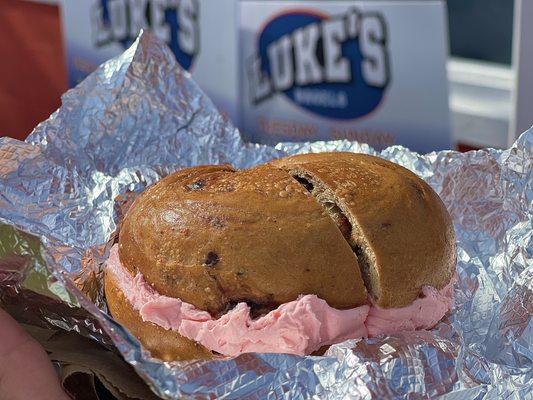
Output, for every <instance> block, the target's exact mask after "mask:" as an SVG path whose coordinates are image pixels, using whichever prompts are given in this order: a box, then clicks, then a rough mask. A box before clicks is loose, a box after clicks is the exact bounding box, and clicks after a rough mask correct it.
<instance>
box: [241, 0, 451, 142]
mask: <svg viewBox="0 0 533 400" xmlns="http://www.w3.org/2000/svg"><path fill="white" fill-rule="evenodd" d="M239 13H240V40H241V48H240V66H241V76H242V77H243V78H244V79H243V80H242V85H241V102H242V113H241V123H242V131H243V132H244V133H245V134H247V135H248V138H249V139H250V140H252V141H257V142H262V143H276V142H279V141H310V140H325V139H350V140H358V141H361V142H366V143H369V144H370V145H372V146H374V147H376V148H384V147H387V146H389V145H392V144H403V145H406V146H408V147H410V148H412V149H413V150H418V151H421V152H426V151H431V150H437V149H445V148H450V146H451V134H450V124H449V110H448V90H447V77H446V57H447V46H448V44H447V30H446V20H445V4H444V2H442V1H409V2H400V1H380V2H375V1H327V2H326V1H313V2H309V1H268V2H265V1H252V0H243V1H241V2H240V12H239Z"/></svg>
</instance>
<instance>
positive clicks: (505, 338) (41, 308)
mask: <svg viewBox="0 0 533 400" xmlns="http://www.w3.org/2000/svg"><path fill="white" fill-rule="evenodd" d="M532 149H533V130H530V131H528V132H525V133H524V134H522V136H521V137H520V138H519V139H518V140H517V142H516V143H515V144H514V145H513V146H512V147H511V148H510V149H508V150H504V151H500V150H483V151H474V152H469V153H464V154H460V153H457V152H453V151H444V152H439V153H431V154H428V155H419V154H416V153H413V152H411V151H409V150H407V149H405V148H403V147H400V146H394V147H391V148H388V149H386V150H384V151H382V152H381V153H378V152H376V151H374V150H373V149H372V148H370V147H369V146H367V145H364V144H359V143H354V142H348V141H335V142H316V143H300V144H290V143H285V144H283V143H282V144H278V145H277V146H276V147H268V146H260V145H253V144H245V143H244V142H243V141H242V140H241V138H240V135H239V132H238V131H237V130H236V129H235V128H234V127H233V126H232V124H231V123H230V121H228V120H227V119H225V118H224V117H223V116H222V115H221V114H220V113H218V112H217V110H216V108H215V106H214V105H213V103H212V102H211V101H210V100H209V99H208V98H207V97H206V96H205V95H204V93H202V91H201V90H200V89H199V88H198V86H197V85H196V84H195V83H194V82H193V81H192V80H191V78H190V76H189V74H188V73H187V72H185V71H183V70H182V69H181V68H180V67H179V66H178V64H177V63H176V61H175V59H174V56H173V55H172V53H171V51H170V50H169V49H168V48H167V47H166V46H165V45H164V44H163V43H162V42H160V41H159V40H158V39H156V38H155V37H154V36H152V35H151V34H149V33H143V34H141V36H140V37H139V38H138V39H137V41H136V42H135V43H134V44H133V45H132V46H131V48H129V49H128V50H127V51H126V52H124V53H123V54H122V55H121V56H119V57H117V58H114V59H112V60H110V61H108V62H106V63H105V64H103V65H102V66H100V68H98V70H97V71H95V72H94V73H93V74H92V75H90V76H89V77H88V78H87V79H86V80H85V81H83V82H82V83H81V84H80V85H79V86H77V87H76V88H74V89H72V90H69V91H68V92H67V93H66V94H65V95H64V96H63V98H62V106H61V108H60V109H59V110H57V111H56V112H55V113H54V114H52V115H51V116H50V118H49V119H48V120H46V121H44V122H43V123H41V124H40V125H38V126H37V127H36V128H35V130H34V131H33V133H32V134H31V135H30V136H29V138H28V139H27V140H26V141H25V142H20V141H17V140H14V139H9V138H2V139H0V303H1V304H2V306H3V307H5V308H7V309H8V310H9V311H10V312H12V313H13V314H14V315H17V316H18V318H20V319H21V320H23V321H24V322H26V323H32V324H35V325H42V326H54V327H60V328H62V329H66V330H74V331H77V332H79V333H80V334H82V335H85V336H88V337H91V338H93V339H94V340H96V341H98V342H100V343H101V344H102V345H104V346H107V347H109V348H116V349H118V351H119V352H120V353H121V354H122V355H123V357H124V358H125V359H126V361H127V362H129V363H131V364H132V365H133V366H134V368H135V369H136V370H137V372H138V373H139V374H140V375H141V376H142V377H143V378H144V379H145V380H146V382H147V383H148V384H149V385H150V386H151V387H152V389H153V390H154V391H155V392H156V393H157V394H159V395H160V396H161V397H163V398H167V399H177V398H198V399H204V398H211V399H213V398H227V399H231V398H239V399H265V398H271V399H274V398H286V399H288V398H290V399H299V398H316V399H319V398H320V399H322V398H324V399H348V398H353V399H370V398H378V399H386V398H391V399H392V398H409V399H420V398H434V397H438V396H442V398H445V399H466V398H468V399H500V398H507V399H523V398H528V396H529V398H531V395H532V393H531V390H532V389H531V387H532V385H533V372H532V359H533V352H532V337H533V332H532V331H533V329H532V328H533V327H532V322H531V315H532V312H533V294H532V290H533V289H532V286H533V284H532V282H533V268H532V261H531V256H532V250H533V246H532V232H533V229H532V215H531V210H532V208H533V207H532V203H533V200H532V198H533V196H532V195H533V187H532V185H533V179H532V172H531V169H532V153H533V151H532ZM339 150H342V151H353V152H364V153H370V154H375V155H378V156H381V157H383V158H386V159H389V160H391V161H394V162H396V163H399V164H401V165H403V166H405V167H407V168H409V169H411V170H412V171H414V172H416V173H417V174H418V175H420V176H421V177H423V178H424V179H425V180H426V181H427V182H428V183H429V184H431V186H432V187H433V188H434V189H435V190H436V191H437V192H438V193H439V194H440V196H441V198H442V199H443V201H444V202H445V204H446V205H447V207H448V210H449V211H450V214H451V215H452V217H453V220H454V223H455V229H456V232H457V240H458V265H457V271H458V281H457V284H456V286H455V296H456V304H455V307H454V309H453V310H452V312H451V313H450V314H449V315H448V316H447V317H446V318H445V319H444V320H443V321H442V322H441V323H439V324H438V325H437V326H436V327H435V328H434V329H432V330H431V331H420V332H414V333H413V332H407V333H399V334H397V335H393V336H387V337H380V338H374V339H368V340H354V341H348V342H345V343H342V344H339V345H335V346H332V347H331V348H330V349H329V350H328V351H327V353H326V354H325V355H324V356H322V357H298V356H292V355H284V354H244V355H241V356H239V357H236V358H228V359H224V360H215V361H195V362H174V363H164V362H161V361H159V360H157V359H153V358H151V357H150V355H149V354H148V353H147V352H146V351H145V350H143V349H142V347H141V346H140V345H139V343H138V341H137V340H136V339H135V338H133V337H132V336H131V335H130V334H128V332H127V331H126V330H125V329H123V328H122V327H121V326H120V325H119V324H117V323H116V322H114V321H113V319H112V318H111V317H110V316H109V315H108V314H107V313H106V306H105V299H104V298H103V292H102V287H101V279H100V278H101V265H102V262H103V261H104V260H105V258H106V255H107V251H108V250H109V246H110V243H111V241H112V235H113V233H114V232H115V230H116V228H117V223H119V221H120V218H121V215H122V214H123V212H124V209H125V207H127V205H128V204H129V200H130V199H131V198H132V197H134V196H135V195H136V193H138V192H140V191H142V190H143V188H145V187H146V186H147V185H150V184H152V183H154V182H156V181H157V180H158V179H160V178H161V177H162V176H164V175H166V174H168V173H170V172H172V171H175V170H177V169H179V168H182V167H186V166H192V165H197V164H206V163H231V164H233V165H235V166H236V167H249V166H252V165H254V164H258V163H263V162H265V161H268V160H270V159H272V158H274V157H279V156H283V155H286V154H295V153H303V152H320V151H339Z"/></svg>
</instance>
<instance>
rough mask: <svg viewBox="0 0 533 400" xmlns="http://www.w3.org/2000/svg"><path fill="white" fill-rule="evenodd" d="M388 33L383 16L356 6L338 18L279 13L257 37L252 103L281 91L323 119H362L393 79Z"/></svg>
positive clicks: (315, 14) (252, 72) (294, 12)
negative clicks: (390, 69)
mask: <svg viewBox="0 0 533 400" xmlns="http://www.w3.org/2000/svg"><path fill="white" fill-rule="evenodd" d="M386 35H387V32H386V26H385V21H384V19H383V18H382V17H381V16H380V15H379V14H376V13H372V14H363V13H360V12H358V11H357V10H355V9H351V10H350V11H349V12H347V13H346V14H344V15H341V16H336V17H333V16H331V17H330V16H327V15H323V14H320V13H316V12H309V11H292V12H287V13H285V14H282V15H279V16H277V17H275V18H274V19H272V20H271V21H270V22H268V23H267V24H266V25H265V26H264V28H263V30H262V31H261V32H260V34H259V37H258V44H257V49H258V55H257V60H256V63H255V64H256V65H255V66H254V65H253V62H252V65H251V68H249V75H250V74H251V75H252V76H251V82H252V83H251V92H252V101H253V102H254V103H259V102H261V101H263V100H265V99H266V98H268V97H270V96H271V95H272V94H275V93H282V94H283V95H285V96H287V98H289V99H290V100H291V101H292V102H294V103H295V104H297V105H298V106H300V107H302V108H304V109H306V110H308V111H310V112H312V113H314V114H317V115H320V116H323V117H328V118H333V119H342V120H349V119H355V118H360V117H363V116H365V115H367V114H369V113H370V112H372V111H373V110H374V109H376V107H378V105H379V104H380V102H381V101H382V99H383V97H384V94H385V90H386V88H387V86H388V84H389V82H390V72H389V61H388V53H387V36H386ZM254 74H255V75H256V76H253V75H254ZM257 75H261V76H257Z"/></svg>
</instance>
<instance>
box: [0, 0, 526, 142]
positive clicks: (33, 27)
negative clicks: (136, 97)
mask: <svg viewBox="0 0 533 400" xmlns="http://www.w3.org/2000/svg"><path fill="white" fill-rule="evenodd" d="M197 1H198V2H199V3H200V5H198V4H196V3H195V2H187V4H189V3H190V4H189V6H190V7H189V8H187V7H185V6H184V10H185V11H183V12H189V13H191V12H192V13H194V12H197V11H198V7H204V3H203V1H204V0H197ZM205 1H206V2H209V0H205ZM518 1H520V3H523V4H522V5H521V7H522V8H523V9H524V10H527V9H528V8H527V7H529V9H531V1H530V0H517V2H518ZM419 2H420V3H424V1H423V0H420V1H419ZM65 3H70V4H69V5H65ZM82 3H91V8H90V10H91V11H90V14H91V15H87V14H88V13H87V12H86V11H84V8H83V7H82V6H81V4H82ZM114 3H115V4H114ZM118 3H121V2H119V1H113V0H109V1H104V0H93V1H91V0H85V1H81V0H80V1H76V0H67V1H61V0H47V1H44V0H43V1H27V0H0V54H1V55H2V56H1V60H2V61H1V62H0V136H10V137H13V138H18V139H24V138H25V137H26V135H27V134H29V133H30V132H31V130H32V129H33V127H34V126H35V125H36V124H37V123H38V122H40V121H42V120H44V119H46V118H47V117H48V116H49V115H50V114H51V113H52V112H53V111H54V110H55V109H56V108H58V107H59V106H60V96H61V94H62V93H63V92H65V91H66V90H67V89H68V87H69V86H72V85H75V84H76V82H77V81H79V80H80V79H82V78H83V76H84V74H87V73H89V72H90V71H91V70H93V69H94V68H95V67H96V63H92V62H90V58H88V59H87V60H85V61H84V59H83V58H80V57H78V58H76V59H74V61H73V59H72V54H73V52H75V51H78V50H79V49H83V43H82V42H83V40H84V38H83V37H82V38H81V39H80V38H79V36H83V35H82V34H81V33H79V32H78V31H76V29H77V28H78V27H76V26H74V25H79V24H78V23H77V22H76V21H78V20H79V18H85V19H87V21H88V22H87V24H92V25H91V26H93V27H94V24H95V23H96V22H94V20H93V21H92V22H90V21H89V19H90V18H93V19H94V15H97V14H93V11H94V10H96V8H95V7H97V8H98V10H100V11H99V12H100V14H98V15H100V17H101V19H102V21H103V22H102V24H103V25H102V29H104V28H105V27H106V24H108V23H109V21H110V19H111V20H112V18H113V15H112V12H113V9H112V8H111V7H112V6H115V5H116V4H118ZM122 3H124V4H126V6H127V5H128V4H129V2H128V1H124V2H122ZM131 3H133V2H131ZM235 3H239V2H238V1H228V0H224V1H223V2H220V3H218V4H219V5H215V3H214V2H211V3H210V4H211V5H210V7H215V8H216V7H225V8H226V12H228V11H227V8H228V7H238V5H237V6H236V5H235ZM244 3H250V4H248V8H249V9H248V10H247V11H246V10H245V11H242V12H241V14H240V15H241V17H242V15H248V14H246V13H249V14H250V13H251V15H253V14H254V13H260V12H264V11H262V9H260V8H259V7H258V8H257V9H255V8H253V3H254V2H252V1H248V2H246V1H244ZM256 3H257V2H256ZM264 3H273V2H264ZM276 3H281V4H283V1H278V2H276ZM317 3H322V5H323V6H324V7H327V3H328V2H327V1H322V2H316V1H307V2H306V1H300V2H297V3H296V5H297V6H302V7H306V8H309V7H315V6H317ZM344 3H348V4H353V5H355V6H361V7H362V9H365V7H367V6H366V5H365V3H366V4H370V6H369V7H371V3H372V1H364V2H360V1H352V2H350V1H345V2H344ZM376 3H377V2H376ZM381 3H384V2H383V1H382V2H381ZM394 3H405V4H406V6H407V4H408V3H413V2H402V1H394ZM414 3H416V1H415V2H414ZM427 3H439V2H438V1H432V2H427ZM441 3H442V9H443V10H444V11H443V13H442V18H443V19H444V21H445V27H444V29H443V30H442V35H444V36H445V37H444V38H443V41H442V42H443V43H445V45H446V54H445V61H444V63H445V71H446V73H445V77H442V78H439V77H438V76H437V77H436V78H434V79H439V80H442V81H443V82H437V83H438V86H435V87H442V88H443V89H442V92H443V93H444V94H445V96H446V98H447V100H448V101H447V105H446V107H449V114H448V109H446V118H449V121H450V123H449V125H446V126H444V125H443V126H442V128H443V129H444V130H446V131H449V134H450V137H451V142H450V143H451V145H450V147H453V148H456V149H459V150H469V149H477V148H483V147H497V148H504V147H507V146H508V145H509V144H510V143H511V142H512V141H513V139H514V138H515V137H516V135H517V134H518V132H519V131H520V129H523V127H524V126H529V125H531V123H529V122H530V121H528V120H527V117H526V120H525V122H523V117H522V122H517V121H516V120H515V119H516V105H515V100H516V99H517V98H518V97H519V96H518V95H517V94H516V93H515V92H514V91H515V88H516V87H520V81H518V75H517V63H518V61H517V60H518V56H517V54H516V53H517V52H518V50H517V49H518V48H519V45H518V44H517V42H518V40H517V39H516V38H515V41H514V47H515V50H514V54H513V33H514V32H522V34H523V32H524V31H523V30H522V31H519V27H517V24H518V22H517V21H519V20H520V16H518V17H517V13H516V12H515V11H516V10H515V2H514V1H513V0H448V1H447V2H441ZM184 4H185V3H184ZM221 4H223V5H222V6H221ZM292 4H293V5H294V3H292ZM65 7H66V9H65ZM195 7H196V8H195ZM317 7H318V6H317ZM395 7H400V6H395ZM191 10H192V11H191ZM255 10H257V11H255ZM167 11H168V10H167ZM167 11H165V12H167ZM125 12H127V13H132V10H131V9H129V8H126V11H125ZM150 12H152V13H153V12H154V11H149V10H148V9H147V11H146V13H148V14H146V15H147V16H148V17H149V18H147V20H148V21H152V20H153V15H150ZM200 12H203V13H204V14H207V13H206V12H204V11H203V9H202V8H200ZM384 12H385V11H384ZM387 12H389V11H387ZM387 12H385V15H386V16H388V15H389V14H386V13H387ZM230 13H232V14H234V15H237V14H238V12H236V11H231V12H230ZM74 14H78V15H77V16H74ZM124 15H125V16H126V17H128V18H130V17H131V15H130V14H124ZM169 15H170V14H168V13H166V14H165V18H168V16H169ZM176 15H178V14H176ZM317 15H319V14H317ZM405 15H409V13H407V14H405ZM531 16H533V15H531ZM177 18H178V25H179V23H180V22H179V21H181V20H180V19H179V18H180V17H179V15H178V17H177ZM235 18H237V19H238V18H239V17H238V15H237V16H236V17H235ZM387 18H388V17H387ZM394 18H396V19H395V20H394V21H396V20H398V18H399V17H394ZM403 18H404V21H405V22H404V23H405V24H406V25H409V24H416V23H418V21H410V20H408V18H406V17H403ZM69 21H70V22H69ZM71 21H75V22H71ZM400 21H401V19H400ZM183 23H185V22H183ZM210 24H211V28H210V29H211V30H214V31H219V32H221V30H224V31H227V30H231V29H232V24H229V23H227V21H216V19H215V20H213V21H211V22H210ZM396 25H398V22H394V24H393V23H392V22H391V25H390V26H389V28H390V29H389V31H388V35H389V41H390V43H392V44H391V46H392V45H393V44H394V43H393V40H392V41H391V36H393V37H392V39H394V37H395V36H394V35H397V36H398V35H399V34H397V33H395V31H394V29H396V30H398V29H399V28H398V29H397V28H395V26H396ZM73 26H74V27H73ZM128 26H130V25H128ZM75 28H76V29H75ZM201 28H202V29H205V28H204V27H202V26H201ZM80 29H81V28H80ZM130 29H132V28H131V26H130ZM258 29H259V28H258ZM436 29H437V30H438V29H439V28H438V27H437V28H436ZM80 32H81V31H80ZM239 32H241V33H242V30H241V31H237V33H236V34H235V35H233V36H232V35H230V37H229V39H228V40H232V41H234V42H235V47H236V49H237V50H235V51H236V52H239V51H242V49H241V48H240V47H239V44H241V45H242V43H245V42H243V41H242V40H241V41H240V39H239V37H238V36H239ZM245 33H246V32H245ZM163 34H164V31H163ZM438 34H439V32H437V37H438ZM69 35H70V36H69ZM91 35H92V36H94V35H95V32H94V30H93V32H92V33H91ZM515 35H517V34H516V33H515ZM518 35H520V33H518ZM171 36H172V35H171ZM169 37H170V36H169ZM203 37H204V34H203V33H202V34H201V36H200V38H203ZM87 40H89V39H87ZM90 40H92V42H93V43H96V42H95V40H96V41H98V40H97V39H95V38H94V37H93V38H92V39H90ZM90 40H89V41H90ZM117 40H118V39H117ZM428 40H437V41H439V43H440V41H441V39H440V38H437V39H430V38H428ZM77 41H80V43H77ZM525 42H526V41H525V40H523V41H522V46H532V45H533V39H531V40H530V43H525ZM99 46H101V44H99ZM219 47H220V46H219ZM209 48H210V47H209V44H207V45H203V44H202V43H200V51H210V50H209ZM99 49H100V48H99ZM206 49H208V50H206ZM218 50H219V51H220V50H221V51H224V49H220V48H219V49H218ZM526 50H528V49H526ZM102 51H104V52H105V51H108V50H105V49H103V50H102ZM113 51H115V52H116V50H109V51H108V52H107V53H105V56H104V57H105V58H109V57H110V56H111V55H113ZM410 51H413V52H414V53H413V54H414V55H415V56H416V57H419V56H420V55H417V54H416V49H414V50H407V49H406V50H405V51H404V53H409V52H410ZM79 52H81V53H83V51H81V50H79ZM522 52H523V53H524V54H525V53H528V51H522ZM396 53H397V52H396V51H393V50H391V53H390V55H389V56H390V57H392V59H391V60H389V62H390V63H391V65H392V66H393V67H394V65H395V64H398V65H399V64H400V63H401V62H403V61H402V60H396V59H395V58H394V57H396V56H395V54H396ZM529 53H531V52H530V51H529ZM233 56H234V57H237V56H236V55H233ZM217 57H218V56H217ZM223 58H224V54H223V55H221V56H220V57H219V59H220V62H221V65H222V64H223V63H224V62H225V61H224V59H223ZM513 60H514V61H513ZM179 61H180V63H181V60H179ZM189 63H190V61H189ZM74 64H75V65H74ZM198 64H199V65H198V67H197V71H195V73H197V74H198V76H199V77H198V81H199V83H200V85H201V86H202V77H201V76H200V75H201V73H202V71H201V70H202V68H203V67H202V65H201V62H200V61H198ZM182 65H183V63H182ZM187 68H188V67H187ZM428 68H433V69H434V67H428ZM71 69H75V72H73V71H71ZM234 69H235V71H233V72H231V73H234V74H236V75H237V76H239V74H242V73H243V72H242V71H243V69H242V68H239V67H234ZM212 73H214V72H212ZM221 73H222V72H221ZM413 74H414V73H413ZM193 76H195V75H194V73H193ZM408 78H409V77H406V78H405V80H406V82H407V80H408ZM195 79H196V78H195ZM392 79H393V83H394V84H395V85H396V84H399V83H401V82H400V81H401V80H402V79H404V78H402V76H401V74H400V72H395V70H394V68H393V69H392ZM431 79H433V78H431ZM524 79H525V78H524ZM237 80H239V79H237ZM209 85H210V83H209V82H207V83H206V87H205V88H204V90H206V92H208V94H210V95H211V93H210V90H211V87H210V86H209ZM228 90H229V89H228ZM235 90H238V88H237V89H235ZM396 90H398V91H399V90H400V89H395V88H394V87H391V88H390V89H389V91H390V92H391V97H392V92H394V91H396ZM438 90H441V89H438ZM211 91H212V92H213V95H212V98H213V99H214V100H215V102H216V103H217V104H218V103H220V104H222V106H221V108H222V109H223V108H224V106H225V104H224V102H225V101H226V100H225V99H224V91H225V89H220V88H214V89H213V90H211ZM220 91H222V92H223V93H222V94H220V93H219V92H220ZM241 95H243V93H242V92H241ZM526 95H531V93H526ZM230 97H231V96H230ZM237 97H238V95H237ZM526 97H527V96H526ZM219 98H221V100H219ZM228 101H231V98H230V99H229V100H228ZM391 101H392V100H391ZM235 107H236V109H238V111H239V110H242V108H241V107H239V106H235ZM389 108H392V111H388V112H389V114H390V113H392V114H393V115H394V113H395V110H394V109H393V108H394V106H390V107H389ZM295 113H296V112H295ZM231 114H232V113H231V112H230V115H231ZM532 115H533V113H532ZM232 117H233V115H232ZM259 118H260V117H259ZM306 118H310V117H308V116H307V117H306ZM373 118H375V119H376V122H375V123H376V127H375V128H376V129H381V130H383V129H384V128H383V124H384V122H383V121H381V120H380V119H379V116H378V117H373ZM234 119H236V123H237V124H238V125H240V120H239V117H234ZM295 119H298V118H297V117H295ZM258 121H260V122H261V121H262V120H260V119H258ZM343 123H344V122H343ZM366 123H367V124H370V125H368V126H367V128H368V127H370V128H374V126H372V123H373V122H372V121H370V122H368V121H367V122H366ZM387 123H389V124H394V123H395V121H394V120H392V121H391V120H390V118H389V120H388V121H387ZM354 124H355V126H356V125H357V123H354ZM524 124H525V125H524ZM268 127H269V129H270V130H275V129H278V128H277V127H280V128H279V129H284V128H286V127H285V126H281V125H279V121H278V124H277V125H276V124H274V125H272V124H270V125H268ZM262 128H265V123H264V122H263V125H262ZM258 129H259V128H258ZM415 129H416V128H415ZM424 129H425V128H424ZM251 130H253V128H252V129H251ZM436 131H439V132H441V131H440V130H438V129H437V130H436ZM441 134H442V135H443V133H439V135H441ZM444 134H445V133H444ZM252 137H253V135H252ZM399 137H400V136H399ZM427 140H428V143H429V146H426V147H423V148H424V149H426V148H428V149H431V148H432V147H431V143H430V142H431V141H432V139H431V135H429V136H428V139H427ZM259 141H261V140H259ZM397 142H398V143H400V144H404V143H402V139H401V140H398V141H397ZM406 144H407V145H409V144H410V143H409V142H406ZM439 146H441V145H435V148H438V147H439ZM415 147H416V146H415Z"/></svg>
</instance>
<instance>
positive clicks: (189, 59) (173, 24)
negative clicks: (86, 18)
mask: <svg viewBox="0 0 533 400" xmlns="http://www.w3.org/2000/svg"><path fill="white" fill-rule="evenodd" d="M101 2H102V7H103V19H104V24H105V25H106V26H109V25H110V20H109V9H108V8H107V2H108V0H101ZM149 8H150V6H149V5H148V6H147V9H149ZM147 20H148V18H147ZM165 22H166V23H167V24H168V25H169V26H170V43H169V44H168V45H169V47H170V48H171V49H172V52H173V53H174V55H175V56H176V59H177V60H178V62H179V64H180V65H181V66H182V67H183V68H185V69H186V70H187V71H188V70H189V68H191V66H192V63H193V61H194V55H193V56H190V55H189V54H187V53H184V52H183V51H182V50H181V49H180V47H179V44H178V43H179V42H178V31H179V23H178V18H177V15H176V10H175V9H167V10H165ZM134 40H135V38H128V39H126V40H121V41H120V42H119V43H120V44H122V47H124V49H127V48H128V47H130V46H131V44H132V43H133V41H134Z"/></svg>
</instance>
